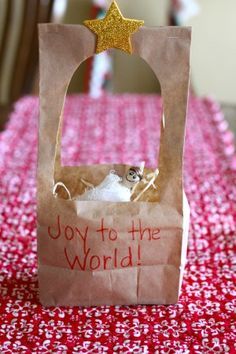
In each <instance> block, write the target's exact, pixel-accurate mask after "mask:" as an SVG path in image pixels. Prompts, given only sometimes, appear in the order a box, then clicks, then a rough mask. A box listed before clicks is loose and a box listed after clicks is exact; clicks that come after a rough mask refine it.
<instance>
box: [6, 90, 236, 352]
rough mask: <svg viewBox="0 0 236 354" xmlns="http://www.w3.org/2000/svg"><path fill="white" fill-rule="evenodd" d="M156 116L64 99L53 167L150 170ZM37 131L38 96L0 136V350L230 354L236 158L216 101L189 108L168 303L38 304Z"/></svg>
mask: <svg viewBox="0 0 236 354" xmlns="http://www.w3.org/2000/svg"><path fill="white" fill-rule="evenodd" d="M160 110H161V100H160V98H159V97H158V96H155V95H151V96H141V95H123V96H122V95H120V96H111V97H109V96H105V97H103V98H101V99H99V100H93V99H91V98H88V97H87V96H72V97H69V98H68V99H67V103H66V107H65V126H64V128H65V129H64V137H63V149H64V151H66V153H64V155H63V161H64V163H66V164H71V163H74V164H78V163H85V162H89V163H97V162H100V163H102V162H111V161H115V162H123V161H124V162H131V163H137V162H140V161H142V160H145V161H146V163H147V165H151V166H155V159H156V149H157V137H158V125H159V124H158V121H159V119H160ZM37 124H38V99H37V98H34V97H26V98H23V99H21V100H20V101H18V102H17V103H16V105H15V109H14V112H13V113H12V114H11V117H10V121H9V124H8V125H7V127H6V130H5V131H4V132H2V133H1V134H0V152H1V153H0V294H1V298H0V318H1V320H0V353H93V354H96V353H178V354H180V353H185V354H187V353H198V354H200V353H201V354H202V353H204V354H205V353H235V352H236V347H235V342H236V336H235V331H236V329H235V326H236V324H235V317H234V315H235V284H234V279H233V277H234V272H235V268H233V267H234V263H235V220H236V210H235V206H236V183H235V182H236V174H235V170H236V160H235V155H234V145H233V135H232V133H231V132H230V131H229V130H228V127H227V123H226V122H225V120H224V118H223V116H222V113H221V111H220V108H219V106H218V104H217V103H215V102H214V101H213V100H211V99H197V98H191V99H190V103H189V113H188V127H187V139H186V153H185V189H186V192H187V196H188V199H189V202H190V206H191V228H190V234H189V247H188V261H187V265H186V270H185V276H184V282H183V288H182V295H181V297H180V300H179V302H178V304H177V305H172V306H115V307H113V306H112V307H110V306H102V307H91V308H80V307H74V308H61V307H56V308H50V309H46V308H43V307H42V306H41V305H40V303H39V301H38V281H37V258H36V201H35V198H36V183H35V173H36V161H37ZM173 124H174V122H173Z"/></svg>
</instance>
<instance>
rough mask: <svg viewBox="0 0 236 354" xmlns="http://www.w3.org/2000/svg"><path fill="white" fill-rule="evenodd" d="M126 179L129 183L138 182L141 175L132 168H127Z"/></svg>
mask: <svg viewBox="0 0 236 354" xmlns="http://www.w3.org/2000/svg"><path fill="white" fill-rule="evenodd" d="M126 179H127V181H129V182H131V183H134V184H135V183H138V182H139V181H140V180H141V177H140V176H139V175H138V174H137V172H136V171H135V170H134V169H132V168H131V169H129V171H128V173H127V175H126Z"/></svg>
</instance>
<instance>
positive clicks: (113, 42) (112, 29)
mask: <svg viewBox="0 0 236 354" xmlns="http://www.w3.org/2000/svg"><path fill="white" fill-rule="evenodd" d="M143 24H144V21H141V20H133V19H130V18H125V17H123V15H122V13H121V12H120V10H119V7H118V5H117V3H116V2H115V1H113V2H112V4H111V6H110V8H109V10H108V12H107V14H106V16H105V17H104V18H103V19H101V20H86V21H84V25H85V26H86V27H88V28H89V29H90V30H91V31H92V32H94V33H95V34H96V35H97V46H96V53H97V54H98V53H101V52H103V51H104V50H107V49H109V48H117V49H121V50H123V51H125V52H127V53H129V54H131V53H132V45H131V39H130V37H131V35H132V34H133V33H134V32H136V31H137V30H138V29H139V27H141V26H143Z"/></svg>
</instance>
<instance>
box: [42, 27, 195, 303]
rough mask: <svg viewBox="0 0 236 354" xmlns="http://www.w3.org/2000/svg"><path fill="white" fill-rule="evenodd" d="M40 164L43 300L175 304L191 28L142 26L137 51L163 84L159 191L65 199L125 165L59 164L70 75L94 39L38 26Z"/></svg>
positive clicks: (182, 250)
mask: <svg viewBox="0 0 236 354" xmlns="http://www.w3.org/2000/svg"><path fill="white" fill-rule="evenodd" d="M39 41H40V126H39V158H38V174H37V177H38V198H37V211H38V214H37V225H38V263H39V266H38V267H39V288H40V301H41V302H42V304H43V305H46V306H51V305H52V306H56V305H86V306H87V305H101V304H106V305H115V304H173V303H176V302H177V300H178V296H179V291H180V287H181V282H182V276H183V270H184V264H185V259H186V248H187V234H188V224H189V207H188V203H187V200H186V197H185V194H184V191H183V182H182V168H183V165H182V157H183V143H184V134H185V119H186V106H187V99H188V86H189V52H190V42H191V29H190V28H178V27H160V28H153V27H152V28H147V27H142V28H140V30H139V31H138V32H137V33H135V34H134V35H133V36H132V46H133V53H134V54H137V55H139V56H140V57H141V58H143V59H144V60H145V61H146V62H147V63H148V64H149V65H150V67H151V68H152V70H153V71H154V73H155V74H156V76H157V77H158V79H159V81H160V83H161V89H162V96H163V107H164V109H163V119H162V126H161V139H160V151H159V166H158V168H159V170H160V173H159V175H158V177H157V178H156V180H155V182H154V183H155V185H156V186H158V188H157V190H156V189H155V188H153V187H151V188H149V189H148V190H147V191H146V192H145V193H144V194H143V195H142V198H141V200H140V201H138V202H133V201H131V202H121V203H112V202H97V201H77V200H66V197H67V196H66V194H64V193H63V191H62V190H61V191H60V193H58V196H57V197H55V196H54V195H53V187H54V185H55V183H56V182H59V181H60V182H63V183H64V184H65V185H66V186H67V187H68V189H69V190H70V193H71V195H72V197H76V196H78V195H80V194H81V193H83V191H84V189H85V186H84V185H83V184H82V183H81V182H79V181H80V179H79V177H81V178H84V179H85V180H87V181H90V182H92V183H93V185H98V184H99V183H100V182H101V181H102V180H103V179H104V178H105V176H106V175H107V174H108V172H109V171H110V170H112V169H115V170H117V171H118V172H119V173H120V174H121V175H122V174H123V173H124V171H125V169H127V168H129V166H125V165H93V166H79V167H68V166H61V158H60V148H61V147H60V142H61V126H62V112H63V105H64V100H65V95H66V91H67V87H68V85H69V82H70V80H71V78H72V76H73V73H74V72H75V70H76V69H77V68H78V66H79V65H80V64H81V63H82V61H84V60H85V59H87V58H89V57H91V56H93V55H94V52H95V41H96V37H95V35H94V34H93V33H92V32H90V31H89V30H88V29H87V28H86V27H84V26H80V25H78V26H74V25H57V24H42V25H40V26H39Z"/></svg>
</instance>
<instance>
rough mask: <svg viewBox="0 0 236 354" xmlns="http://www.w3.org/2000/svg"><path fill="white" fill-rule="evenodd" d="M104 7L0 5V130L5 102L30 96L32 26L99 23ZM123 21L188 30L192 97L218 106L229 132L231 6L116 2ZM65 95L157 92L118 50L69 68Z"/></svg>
mask: <svg viewBox="0 0 236 354" xmlns="http://www.w3.org/2000/svg"><path fill="white" fill-rule="evenodd" d="M110 3H111V1H110V0H93V1H92V0H0V129H3V128H4V124H5V122H6V121H7V117H8V115H9V112H10V111H11V109H12V105H13V103H14V102H15V101H16V100H17V99H19V98H20V97H21V96H23V95H26V94H36V95H37V94H38V39H37V23H42V22H57V23H66V24H69V23H70V24H79V23H82V21H83V20H85V19H89V18H98V17H103V16H104V14H105V11H106V9H107V7H108V6H109V5H110ZM117 3H118V5H119V7H120V9H121V11H122V13H123V15H124V16H125V17H131V18H138V19H143V20H144V21H145V25H147V26H163V25H186V26H192V27H193V44H192V80H191V81H192V83H191V86H192V91H193V92H194V93H195V94H196V95H198V96H202V95H210V96H213V97H214V98H216V99H217V100H218V102H220V103H221V105H222V108H223V111H224V113H225V116H226V119H227V120H228V121H229V124H230V127H231V129H232V130H233V131H234V132H236V94H235V83H236V70H235V65H236V64H235V63H236V35H235V34H236V33H235V32H236V29H235V14H236V1H235V0H227V4H226V2H225V1H224V0H214V1H212V0H145V1H143V0H117ZM68 91H69V92H68V93H75V92H84V93H85V92H86V93H89V94H90V95H91V96H93V97H95V98H96V97H99V96H100V95H102V94H103V93H104V92H106V91H109V92H118V93H120V92H136V93H137V92H138V93H149V92H150V93H153V92H157V93H158V92H160V87H159V84H158V82H157V80H156V78H155V76H154V74H153V72H152V71H151V69H150V68H149V67H148V65H147V64H146V63H145V62H144V61H143V60H142V59H140V58H138V57H137V56H130V55H128V54H125V53H123V52H121V51H118V50H112V51H110V52H104V53H101V54H100V55H98V56H96V57H94V58H92V59H89V60H87V61H86V62H84V63H83V64H82V65H81V66H80V68H78V69H77V71H76V73H75V74H74V76H73V79H72V81H71V83H70V87H69V90H68Z"/></svg>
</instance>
